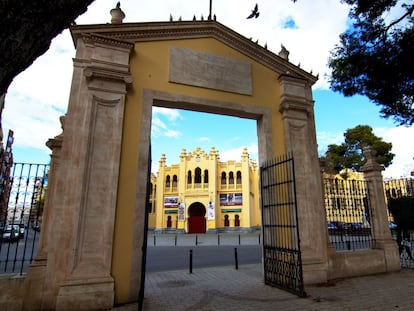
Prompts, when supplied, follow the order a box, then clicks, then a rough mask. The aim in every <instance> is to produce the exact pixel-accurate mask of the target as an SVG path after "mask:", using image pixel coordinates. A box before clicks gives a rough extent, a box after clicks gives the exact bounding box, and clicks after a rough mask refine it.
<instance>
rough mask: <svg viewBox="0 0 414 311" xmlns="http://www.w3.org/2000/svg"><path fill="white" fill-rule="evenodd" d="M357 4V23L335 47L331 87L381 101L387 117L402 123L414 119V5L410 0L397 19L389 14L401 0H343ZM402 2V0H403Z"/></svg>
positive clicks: (353, 11) (354, 14) (353, 7)
mask: <svg viewBox="0 0 414 311" xmlns="http://www.w3.org/2000/svg"><path fill="white" fill-rule="evenodd" d="M342 1H344V2H346V3H347V4H349V5H351V10H350V14H349V17H350V18H351V20H352V21H353V25H352V26H351V27H350V28H349V29H348V30H347V31H346V32H345V33H343V34H341V35H340V43H339V44H338V45H336V47H335V48H334V50H333V51H331V57H330V58H329V61H328V65H329V67H330V68H331V69H332V74H331V77H330V83H331V89H332V90H334V91H339V92H341V93H342V94H343V95H345V96H352V95H355V94H360V95H364V96H367V97H368V98H369V99H370V100H371V101H372V102H374V103H375V104H376V105H379V106H381V110H380V114H381V117H383V118H389V117H392V118H393V119H394V121H395V122H396V123H398V124H399V125H412V124H413V123H414V61H413V55H414V44H413V42H414V28H413V24H414V18H413V10H414V4H413V1H412V0H406V1H405V3H403V4H402V5H401V7H400V11H401V14H400V16H399V17H398V18H396V19H395V20H393V21H391V22H388V23H387V22H386V21H385V19H384V16H386V13H388V12H389V11H390V10H391V9H393V8H394V9H396V8H399V6H398V7H397V5H399V1H397V0H381V1H370V0H342ZM400 2H401V1H400Z"/></svg>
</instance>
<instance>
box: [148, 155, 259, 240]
mask: <svg viewBox="0 0 414 311" xmlns="http://www.w3.org/2000/svg"><path fill="white" fill-rule="evenodd" d="M258 198H259V171H258V166H257V163H256V162H255V161H254V160H252V159H249V154H248V152H247V149H246V148H245V149H244V150H243V152H242V154H241V158H240V161H239V162H237V161H226V162H220V156H219V151H218V150H217V149H215V148H214V147H212V148H211V150H210V152H209V153H206V152H205V151H203V150H202V149H200V148H196V149H195V150H194V151H193V152H186V150H185V149H183V150H182V151H181V154H180V162H179V163H178V164H173V165H171V166H167V165H166V157H165V155H162V156H161V159H160V160H159V169H158V174H157V175H155V174H152V175H151V193H150V203H151V204H150V209H149V217H148V227H149V229H150V230H154V232H156V233H167V232H172V233H217V232H231V231H236V232H249V231H253V230H255V229H257V228H258V227H260V225H261V215H260V208H259V200H258Z"/></svg>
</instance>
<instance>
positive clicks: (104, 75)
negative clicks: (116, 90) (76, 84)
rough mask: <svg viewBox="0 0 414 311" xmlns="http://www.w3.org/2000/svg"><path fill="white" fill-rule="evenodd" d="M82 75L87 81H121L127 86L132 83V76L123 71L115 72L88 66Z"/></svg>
mask: <svg viewBox="0 0 414 311" xmlns="http://www.w3.org/2000/svg"><path fill="white" fill-rule="evenodd" d="M84 75H85V77H86V78H87V79H88V80H91V79H96V78H98V79H103V80H114V81H122V82H124V83H125V84H127V85H130V84H131V83H132V76H131V75H130V74H129V73H127V72H124V71H117V70H113V69H111V70H110V69H108V68H102V67H96V66H88V67H86V68H85V70H84Z"/></svg>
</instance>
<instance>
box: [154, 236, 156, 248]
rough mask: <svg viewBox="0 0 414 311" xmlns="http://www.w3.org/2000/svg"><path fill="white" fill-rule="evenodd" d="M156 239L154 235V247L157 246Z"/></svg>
mask: <svg viewBox="0 0 414 311" xmlns="http://www.w3.org/2000/svg"><path fill="white" fill-rule="evenodd" d="M155 239H156V238H155V235H154V246H155V244H156V242H155Z"/></svg>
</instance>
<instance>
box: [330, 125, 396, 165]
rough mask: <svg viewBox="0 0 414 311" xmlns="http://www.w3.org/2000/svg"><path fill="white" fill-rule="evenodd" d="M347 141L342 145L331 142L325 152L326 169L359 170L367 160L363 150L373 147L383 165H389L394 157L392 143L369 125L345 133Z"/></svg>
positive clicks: (377, 158)
mask: <svg viewBox="0 0 414 311" xmlns="http://www.w3.org/2000/svg"><path fill="white" fill-rule="evenodd" d="M344 137H345V142H344V143H342V144H341V145H335V144H331V145H329V146H328V150H327V152H326V154H325V161H326V163H327V165H326V171H327V172H328V173H339V172H340V171H341V170H343V169H353V170H356V171H358V170H359V169H360V167H361V166H363V165H364V164H365V162H366V159H365V157H364V155H363V151H364V149H365V148H367V147H369V146H370V147H372V148H373V149H374V150H376V151H377V155H376V161H377V162H378V163H379V164H381V165H382V166H383V167H388V166H389V165H390V164H391V163H392V160H393V158H394V156H395V155H394V154H393V153H391V149H392V144H391V143H387V142H384V141H383V140H382V138H380V137H377V136H376V135H374V133H373V132H372V128H371V127H370V126H368V125H358V126H356V127H354V128H352V129H348V130H347V131H346V132H345V133H344Z"/></svg>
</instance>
